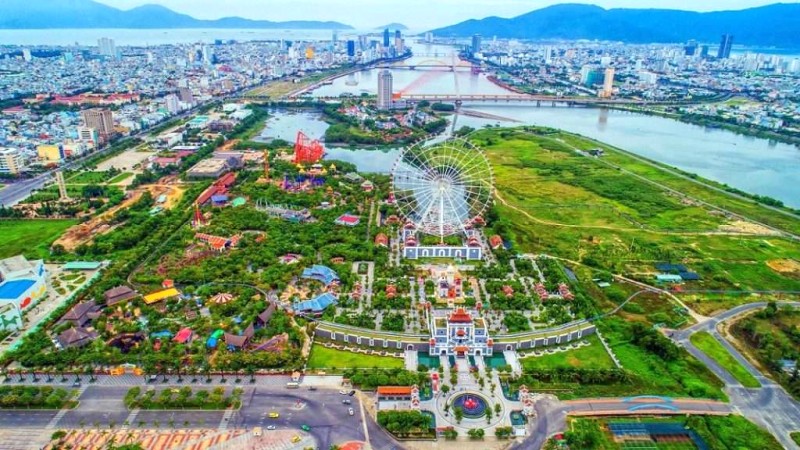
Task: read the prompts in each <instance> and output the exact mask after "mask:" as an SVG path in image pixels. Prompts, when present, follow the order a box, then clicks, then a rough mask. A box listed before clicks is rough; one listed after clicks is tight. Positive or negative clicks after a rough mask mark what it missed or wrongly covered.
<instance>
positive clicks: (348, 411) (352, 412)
mask: <svg viewBox="0 0 800 450" xmlns="http://www.w3.org/2000/svg"><path fill="white" fill-rule="evenodd" d="M347 414H350V415H351V416H354V415H355V414H356V412H355V411H353V408H347Z"/></svg>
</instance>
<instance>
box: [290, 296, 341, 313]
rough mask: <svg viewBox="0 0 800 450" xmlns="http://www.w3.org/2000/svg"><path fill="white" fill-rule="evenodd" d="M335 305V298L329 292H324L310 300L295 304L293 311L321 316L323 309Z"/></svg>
mask: <svg viewBox="0 0 800 450" xmlns="http://www.w3.org/2000/svg"><path fill="white" fill-rule="evenodd" d="M336 303H337V300H336V297H335V296H334V295H333V294H331V293H330V292H326V293H324V294H322V295H320V296H318V297H317V298H314V299H311V300H305V301H302V302H295V304H294V306H293V309H294V310H295V312H297V313H310V314H322V312H323V311H325V308H327V307H329V306H331V305H335V304H336Z"/></svg>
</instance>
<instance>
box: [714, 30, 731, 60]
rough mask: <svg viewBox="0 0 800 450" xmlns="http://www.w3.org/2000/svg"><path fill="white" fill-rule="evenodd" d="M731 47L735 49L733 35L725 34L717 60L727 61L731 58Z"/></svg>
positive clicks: (720, 43)
mask: <svg viewBox="0 0 800 450" xmlns="http://www.w3.org/2000/svg"><path fill="white" fill-rule="evenodd" d="M731 47H733V35H732V34H723V35H722V39H721V40H720V42H719V50H717V58H719V59H726V58H730V57H731Z"/></svg>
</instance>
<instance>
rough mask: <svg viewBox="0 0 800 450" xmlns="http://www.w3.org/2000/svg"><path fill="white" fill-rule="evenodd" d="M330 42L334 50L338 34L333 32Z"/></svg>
mask: <svg viewBox="0 0 800 450" xmlns="http://www.w3.org/2000/svg"><path fill="white" fill-rule="evenodd" d="M331 42H333V48H336V43H337V42H339V32H338V31H336V30H333V36H331Z"/></svg>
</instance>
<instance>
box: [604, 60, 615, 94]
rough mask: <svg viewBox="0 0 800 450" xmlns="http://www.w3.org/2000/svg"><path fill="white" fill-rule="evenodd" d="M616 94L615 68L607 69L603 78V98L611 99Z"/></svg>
mask: <svg viewBox="0 0 800 450" xmlns="http://www.w3.org/2000/svg"><path fill="white" fill-rule="evenodd" d="M613 92H614V68H613V67H606V72H605V75H604V77H603V91H602V95H601V96H602V97H604V98H609V97H611V94H612V93H613Z"/></svg>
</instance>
